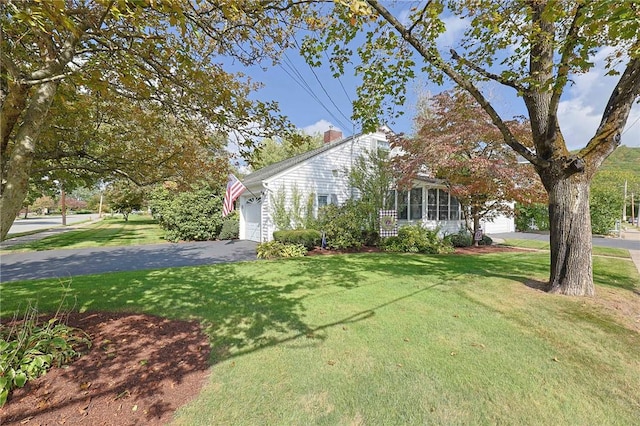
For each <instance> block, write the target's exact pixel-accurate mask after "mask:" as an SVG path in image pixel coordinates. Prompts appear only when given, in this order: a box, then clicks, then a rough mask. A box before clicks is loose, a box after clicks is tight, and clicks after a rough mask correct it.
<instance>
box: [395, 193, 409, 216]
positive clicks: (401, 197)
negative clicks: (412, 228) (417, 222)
mask: <svg viewBox="0 0 640 426" xmlns="http://www.w3.org/2000/svg"><path fill="white" fill-rule="evenodd" d="M397 203H398V207H397V210H398V219H400V220H409V192H408V191H398V201H397Z"/></svg>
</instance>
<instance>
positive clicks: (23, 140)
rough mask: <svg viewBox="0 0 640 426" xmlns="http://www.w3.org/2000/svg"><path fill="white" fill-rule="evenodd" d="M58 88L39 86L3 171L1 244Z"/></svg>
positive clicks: (26, 185)
mask: <svg viewBox="0 0 640 426" xmlns="http://www.w3.org/2000/svg"><path fill="white" fill-rule="evenodd" d="M57 87H58V84H57V83H56V82H48V83H43V84H41V85H40V86H38V88H37V91H36V93H35V94H34V96H33V97H32V98H31V101H30V103H29V106H28V107H27V111H26V112H25V115H24V118H23V120H22V124H20V128H19V129H18V131H17V133H16V136H15V144H14V145H13V147H12V149H11V151H10V153H9V155H10V158H9V160H8V161H7V163H6V171H5V170H3V172H5V173H6V175H5V176H3V182H2V193H1V194H0V241H1V240H4V239H5V238H6V236H7V234H8V233H9V229H10V228H11V225H12V224H13V221H14V220H15V218H16V216H17V215H18V214H19V213H20V209H21V208H22V204H23V203H24V200H25V198H26V196H27V191H28V189H29V177H30V174H31V165H32V164H33V157H34V153H35V149H36V142H37V139H38V136H39V134H40V130H41V129H42V125H43V123H44V121H45V118H46V116H47V113H48V111H49V107H50V106H51V103H52V102H53V98H54V96H55V93H56V89H57ZM6 154H7V153H5V152H3V153H2V155H6Z"/></svg>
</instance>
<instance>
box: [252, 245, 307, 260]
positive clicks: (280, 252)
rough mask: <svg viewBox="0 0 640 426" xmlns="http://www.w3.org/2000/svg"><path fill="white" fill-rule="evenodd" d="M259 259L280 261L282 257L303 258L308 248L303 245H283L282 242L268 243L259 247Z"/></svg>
mask: <svg viewBox="0 0 640 426" xmlns="http://www.w3.org/2000/svg"><path fill="white" fill-rule="evenodd" d="M257 252H258V253H257V254H258V259H279V258H282V257H302V256H304V255H306V254H307V248H306V247H305V246H303V245H302V244H283V243H281V242H280V241H267V242H266V243H260V244H258V247H257Z"/></svg>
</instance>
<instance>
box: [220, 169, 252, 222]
mask: <svg viewBox="0 0 640 426" xmlns="http://www.w3.org/2000/svg"><path fill="white" fill-rule="evenodd" d="M245 189H247V188H245V187H244V185H243V184H242V182H240V181H239V180H238V178H237V177H235V176H234V175H233V174H230V175H229V182H228V183H227V191H226V192H225V193H224V203H223V204H222V217H225V216H227V215H228V214H229V213H231V212H232V211H233V202H234V201H235V200H236V198H238V197H239V196H240V194H242V192H243V191H244V190H245Z"/></svg>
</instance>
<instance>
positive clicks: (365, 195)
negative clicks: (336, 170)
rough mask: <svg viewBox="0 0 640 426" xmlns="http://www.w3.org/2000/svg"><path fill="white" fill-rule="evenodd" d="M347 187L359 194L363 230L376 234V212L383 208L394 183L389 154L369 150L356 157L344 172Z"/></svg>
mask: <svg viewBox="0 0 640 426" xmlns="http://www.w3.org/2000/svg"><path fill="white" fill-rule="evenodd" d="M346 173H347V176H348V178H349V185H351V187H353V188H355V189H357V190H358V192H360V204H362V206H361V208H362V209H363V210H364V211H365V212H366V213H367V220H366V222H365V223H364V225H365V230H366V231H369V232H378V229H380V223H379V221H380V219H379V215H378V210H380V209H383V208H385V206H386V204H387V197H388V196H389V190H390V189H391V187H392V185H393V182H394V172H393V167H392V162H391V159H390V157H389V152H388V151H386V150H383V149H377V150H370V151H367V152H365V153H364V154H362V155H360V156H358V158H356V160H355V161H354V163H353V165H352V166H351V169H350V170H347V171H346Z"/></svg>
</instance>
